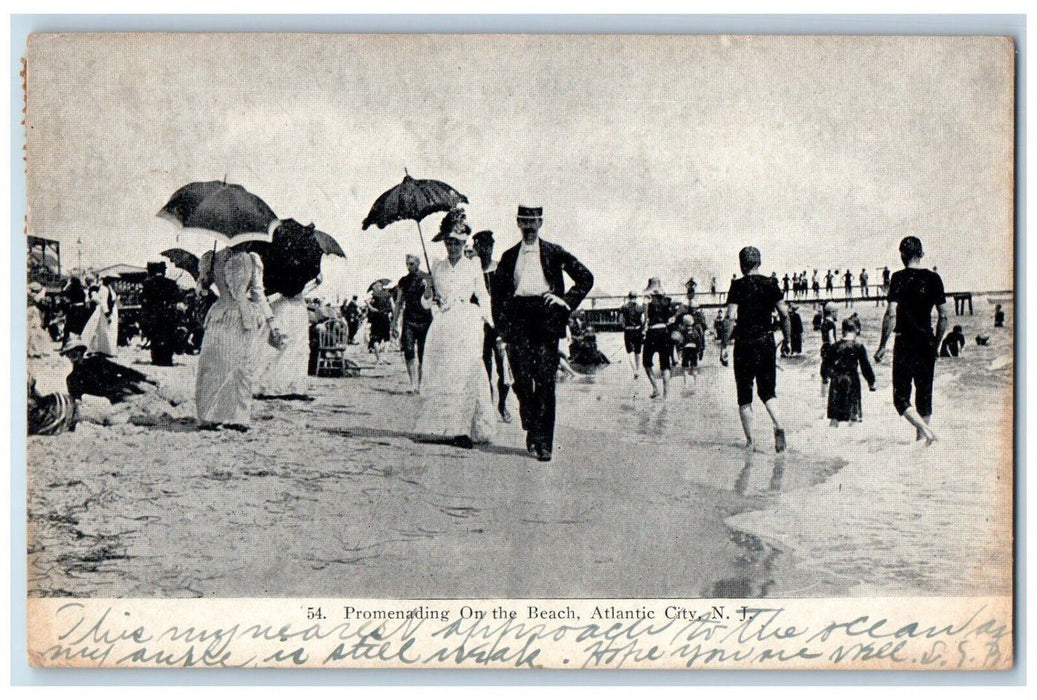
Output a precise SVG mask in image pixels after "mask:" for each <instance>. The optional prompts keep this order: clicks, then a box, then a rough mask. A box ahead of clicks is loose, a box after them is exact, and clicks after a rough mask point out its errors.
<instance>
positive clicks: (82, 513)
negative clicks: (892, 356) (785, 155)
mask: <svg viewBox="0 0 1037 700" xmlns="http://www.w3.org/2000/svg"><path fill="white" fill-rule="evenodd" d="M992 308H993V307H992V306H988V305H987V303H986V302H985V301H983V300H979V303H978V304H977V308H976V311H977V314H976V315H975V316H961V317H954V316H952V318H951V322H952V324H961V325H962V326H964V332H965V336H966V338H968V339H969V345H968V346H967V347H966V349H965V353H964V355H963V357H960V358H953V359H941V360H940V361H939V362H938V364H937V379H936V386H935V416H934V421H933V427H934V429H935V431H936V433H937V434H938V435H939V436H940V441H939V442H938V443H936V444H935V445H934V446H933V447H931V448H925V447H924V446H923V445H922V444H921V443H916V442H915V441H914V433H913V431H912V430H911V429H910V427H909V426H908V425H907V424H906V423H905V422H904V421H903V420H902V419H900V418H899V417H898V416H897V415H896V413H895V412H894V410H893V407H892V402H891V397H890V376H889V372H890V369H889V361H888V360H886V362H884V363H883V364H882V365H879V366H876V373H877V375H878V391H877V392H875V393H870V394H869V393H867V392H866V393H865V396H864V416H865V417H864V423H863V424H862V425H857V426H854V427H847V426H845V425H844V426H841V427H839V428H837V429H832V428H829V427H828V424H827V420H825V419H824V406H825V403H824V399H823V398H822V397H821V396H820V381H819V379H818V377H817V369H818V360H817V347H818V342H819V340H818V334H817V333H814V332H811V331H810V330H809V322H810V318H809V316H810V315H811V312H810V311H809V310H808V308H807V307H805V306H804V307H803V309H802V313H803V317H804V322H805V324H806V325H807V328H808V331H807V333H806V337H805V343H804V345H805V347H804V355H803V356H802V357H801V358H794V359H791V360H783V361H781V371H780V372H779V375H778V395H779V404H780V407H781V410H782V413H783V417H784V419H785V421H786V423H787V428H788V435H789V445H790V448H789V450H788V452H786V453H785V454H783V455H780V456H776V455H775V454H774V452H773V444H772V440H771V438H770V435H769V432H770V431H769V424H768V421H767V420H766V417H765V414H764V412H763V410H762V407H760V406H759V405H758V404H757V415H756V426H757V436H758V440H757V443H758V444H757V447H756V451H755V452H747V451H746V449H745V448H744V447H743V446H742V436H741V429H740V426H739V423H738V416H737V409H736V406H735V400H734V396H735V390H734V379H733V376H732V374H731V370H730V369H729V368H723V367H721V366H720V365H719V363H718V360H717V357H718V351H717V348H716V347H715V346H711V347H710V348H709V350H708V351H707V354H706V358H705V360H704V366H703V367H702V368H701V374H700V376H699V379H698V381H697V383H696V385H695V388H694V389H692V388H691V386H690V385H688V386H685V385H684V381H683V378H681V377H677V378H675V380H674V381H673V384H672V385H671V393H670V396H669V398H668V399H667V400H666V401H651V400H649V399H648V394H649V393H650V387H649V386H648V383H647V381H646V380H645V378H644V376H643V373H642V376H641V378H640V379H639V380H637V381H634V379H633V376H632V372H631V371H630V369H629V366H628V364H627V363H626V358H625V356H624V355H623V353H622V347H621V346H622V339H621V338H620V337H619V336H618V335H615V334H601V335H599V345H600V346H601V348H602V350H603V351H604V352H605V353H606V354H607V355H609V356H610V357H611V358H612V359H613V363H612V364H611V365H609V366H608V367H605V368H604V369H602V370H601V371H599V372H596V373H595V374H593V375H587V376H582V377H579V378H577V379H574V380H569V381H565V382H563V383H560V385H559V390H558V429H557V438H556V452H555V459H554V461H553V462H551V463H547V464H544V463H539V462H537V461H536V460H534V459H531V458H530V457H529V456H528V455H526V453H525V450H524V449H523V433H522V431H521V429H520V427H519V426H518V421H517V407H516V405H515V404H514V399H512V400H511V401H512V412H513V413H515V414H516V421H515V423H513V424H510V425H505V424H503V423H501V424H500V425H499V431H498V435H497V439H496V441H495V443H494V444H492V445H489V446H483V447H477V448H476V449H474V450H463V449H460V448H455V447H450V446H445V445H436V444H428V443H427V442H423V441H421V440H420V439H419V436H415V435H413V434H412V432H411V431H412V426H413V419H414V414H415V411H416V407H417V402H418V400H419V399H418V398H416V397H414V396H410V395H407V394H406V393H405V391H404V390H405V388H406V384H407V378H406V372H405V369H404V365H403V362H402V358H401V357H400V355H399V354H393V355H392V359H391V364H389V365H379V366H375V365H374V363H373V355H369V354H367V353H366V350H362V349H361V348H360V347H359V346H354V347H353V348H351V352H353V353H354V354H353V359H355V360H356V361H357V362H359V363H360V364H361V366H362V368H363V369H362V376H361V377H359V378H354V379H311V393H312V394H313V396H314V397H315V400H314V401H312V402H309V403H298V402H296V403H286V402H281V401H257V402H256V403H255V404H254V409H253V415H254V427H255V429H254V430H253V431H252V432H250V433H248V434H245V435H241V434H237V433H227V432H224V433H209V432H199V431H197V430H196V429H195V427H194V423H193V419H192V416H193V413H194V406H193V399H192V396H193V386H194V371H195V363H196V358H194V357H178V358H177V361H178V365H177V366H175V367H172V368H159V367H152V366H150V365H146V364H142V362H143V360H144V357H145V356H144V353H143V352H142V351H139V350H128V349H123V350H124V351H125V354H123V355H122V356H120V358H119V361H120V362H123V363H124V364H129V365H131V366H133V367H134V368H136V369H139V370H140V371H143V372H145V373H147V374H148V375H149V376H151V377H152V378H154V379H155V380H156V381H157V382H158V384H159V393H160V395H161V396H162V397H164V398H165V399H167V400H172V402H173V403H175V404H176V405H170V406H165V405H162V404H160V403H159V402H156V404H155V405H154V406H147V407H146V409H147V411H146V412H147V413H149V414H150V418H149V419H148V420H146V421H143V422H147V423H151V425H135V424H134V422H138V423H139V422H142V421H141V420H140V419H139V418H138V417H135V416H132V415H127V414H124V415H122V416H121V417H119V416H117V417H116V421H115V422H116V424H115V425H99V424H97V423H94V422H84V423H81V424H80V425H79V427H78V429H77V430H76V432H74V433H72V434H66V435H61V436H57V437H30V438H29V440H28V448H27V453H28V454H27V458H28V513H29V523H28V536H29V565H28V572H29V583H28V588H29V594H30V595H32V596H112V597H188V596H219V597H245V596H306V595H324V596H343V597H390V598H391V597H409V598H435V597H461V596H463V597H602V596H609V597H705V596H716V597H755V596H768V597H778V596H781V597H800V596H802V597H807V596H809V597H815V596H829V597H831V596H856V595H980V594H1007V593H1010V590H1009V589H1008V588H1007V587H1008V586H1010V582H1011V576H1010V573H1011V566H1012V561H1011V533H1012V527H1011V518H1012V513H1011V498H1012V439H1013V435H1012V377H1013V365H1012V362H1011V359H1012V329H1011V325H1012V313H1011V307H1010V306H1009V307H1006V309H1007V310H1008V312H1009V327H1008V328H1005V329H993V328H992V327H991V326H992V322H991V313H992ZM856 310H858V311H860V313H861V315H862V317H863V319H864V332H863V335H862V339H863V341H864V343H865V345H866V346H867V347H868V349H869V351H870V353H874V350H875V347H876V345H877V340H878V332H879V314H880V313H881V309H879V308H877V307H875V306H874V304H871V303H868V304H859V305H857V307H856ZM842 315H844V314H842V313H841V316H842ZM980 330H982V331H983V332H987V333H990V335H991V341H990V346H988V347H977V346H976V345H975V343H974V340H973V339H974V337H975V335H976V334H977V333H978V332H980ZM29 367H30V370H31V371H33V372H34V373H36V374H37V375H38V376H39V377H40V388H41V390H44V391H47V390H51V391H53V390H57V389H60V388H61V381H62V380H61V377H62V373H63V372H67V363H66V362H65V361H64V360H63V359H62V358H60V357H58V356H56V355H54V356H52V357H49V358H45V359H43V360H30V363H29ZM163 412H164V413H165V415H160V414H162V413H163ZM84 413H85V414H86V415H87V417H88V418H89V417H91V416H93V417H94V419H95V420H103V419H102V418H101V417H102V416H104V415H106V413H108V411H107V407H106V406H100V405H97V404H96V403H93V402H91V403H90V404H88V405H87V406H86V407H85V411H84ZM130 413H131V414H132V411H131V412H130ZM127 418H130V422H123V421H125V420H126V419H127Z"/></svg>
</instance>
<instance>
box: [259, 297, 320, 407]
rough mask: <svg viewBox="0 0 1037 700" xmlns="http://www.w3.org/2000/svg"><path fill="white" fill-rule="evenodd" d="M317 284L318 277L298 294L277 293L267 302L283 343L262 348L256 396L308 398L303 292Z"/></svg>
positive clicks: (307, 321) (307, 319)
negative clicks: (273, 346)
mask: <svg viewBox="0 0 1037 700" xmlns="http://www.w3.org/2000/svg"><path fill="white" fill-rule="evenodd" d="M319 284H320V279H319V278H318V279H317V280H315V283H313V282H311V283H310V284H308V285H307V286H306V288H305V289H304V290H303V291H301V292H299V293H298V294H295V295H292V296H281V297H280V298H278V299H277V300H275V301H274V302H273V303H272V304H270V309H271V311H272V312H273V314H274V316H273V320H272V321H271V323H272V325H274V326H275V327H277V328H278V329H279V330H281V331H282V332H283V333H284V346H283V347H281V348H280V349H277V348H272V347H267V348H266V349H265V350H264V353H265V355H266V363H265V364H266V366H265V368H264V370H263V373H262V376H260V378H259V381H258V382H257V384H256V398H258V399H275V398H280V399H295V400H302V401H310V400H312V397H311V396H309V394H308V392H309V386H310V382H309V376H308V375H307V369H308V366H309V361H310V314H309V309H308V308H307V306H306V295H307V294H309V293H310V292H311V291H313V289H315V288H316V287H317V285H319Z"/></svg>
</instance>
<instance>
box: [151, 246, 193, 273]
mask: <svg viewBox="0 0 1037 700" xmlns="http://www.w3.org/2000/svg"><path fill="white" fill-rule="evenodd" d="M160 255H162V257H164V258H167V259H168V260H169V262H171V263H173V266H174V267H179V268H180V269H181V270H183V271H184V272H186V273H187V274H189V275H191V277H194V278H195V279H196V280H197V279H198V264H199V260H198V256H197V255H195V254H194V253H191V252H188V251H186V250H184V249H183V248H170V249H169V250H163V251H162V252H161V253H160Z"/></svg>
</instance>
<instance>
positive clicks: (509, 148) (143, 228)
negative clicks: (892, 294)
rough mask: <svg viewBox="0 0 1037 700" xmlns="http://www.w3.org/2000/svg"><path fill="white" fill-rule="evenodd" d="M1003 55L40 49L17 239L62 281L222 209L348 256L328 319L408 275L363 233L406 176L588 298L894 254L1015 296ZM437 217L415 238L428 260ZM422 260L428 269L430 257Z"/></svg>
mask: <svg viewBox="0 0 1037 700" xmlns="http://www.w3.org/2000/svg"><path fill="white" fill-rule="evenodd" d="M1012 50H1013V49H1012V46H1011V44H1010V43H1009V42H1007V41H1006V40H999V39H991V38H964V37H948V38H939V39H931V38H893V37H875V38H861V37H856V38H838V37H828V38H823V37H822V38H817V37H799V38H791V37H648V38H646V37H586V36H585V37H572V36H568V37H567V36H541V37H523V36H511V37H500V36H374V35H369V36H348V35H297V36H290V35H247V34H239V35H168V34H167V35H160V34H152V35H110V36H99V35H93V36H91V35H80V36H75V35H62V36H54V35H51V36H45V37H36V38H35V39H33V40H31V41H30V50H29V72H28V115H29V116H28V127H29V128H28V149H29V170H28V186H29V205H30V206H29V231H30V233H33V234H35V235H39V236H44V237H48V238H57V239H58V240H60V241H62V245H63V257H64V264H65V266H66V268H67V267H70V266H72V265H74V264H75V262H76V245H75V242H76V240H77V238H78V237H82V240H83V245H82V259H83V263H84V265H88V266H94V267H100V266H104V265H107V264H111V263H115V262H127V263H131V264H139V265H142V264H143V263H144V262H146V261H147V260H154V259H158V253H159V251H161V250H163V249H165V248H167V247H171V246H174V245H181V246H182V247H187V248H189V249H192V250H194V251H195V252H200V251H202V250H205V249H206V248H207V247H211V246H212V239H211V238H207V237H205V236H201V235H196V234H182V235H181V236H180V239H179V242H178V241H177V233H178V232H177V230H176V228H175V227H174V226H173V225H172V224H170V223H168V222H167V221H164V220H161V219H158V218H157V217H156V216H155V213H156V212H157V211H158V210H159V209H160V208H161V207H162V206H163V205H164V204H165V202H166V201H167V200H168V198H169V196H170V195H171V194H172V193H173V192H174V191H175V190H176V189H177V188H178V187H180V186H182V185H184V184H186V183H188V182H191V181H194V180H212V179H222V178H223V177H224V176H226V179H227V181H228V182H235V183H240V184H242V185H244V186H245V187H246V188H248V189H249V190H250V191H252V192H254V193H256V194H257V195H259V196H260V197H262V198H263V199H264V200H265V201H266V202H267V203H268V204H269V205H270V206H271V207H272V208H273V210H274V211H275V212H277V213H278V215H280V216H282V217H294V218H296V219H298V220H300V221H302V222H304V223H308V222H310V221H313V222H315V223H316V224H317V226H318V227H319V228H321V229H322V230H325V231H327V232H329V233H331V234H332V235H334V236H335V237H336V238H337V239H338V240H339V241H340V242H341V243H342V245H343V247H344V248H345V249H346V251H347V253H348V254H349V256H350V259H349V260H348V262H346V263H339V262H334V263H331V264H326V265H325V268H326V275H327V277H328V285H327V289H326V293H328V294H329V295H330V296H334V295H335V294H338V295H344V294H346V293H352V292H354V291H357V290H363V289H366V287H367V284H368V283H369V282H370V281H371V280H372V279H374V278H376V277H381V276H388V277H392V278H395V277H397V276H399V275H400V274H402V273H403V272H404V266H403V256H404V253H407V252H419V251H420V246H419V244H418V239H417V231H416V229H415V226H414V224H413V223H412V222H401V223H398V224H394V225H393V226H390V227H389V228H388V229H386V230H384V231H382V230H377V229H373V230H368V231H361V230H360V224H361V222H362V221H363V219H364V217H365V216H366V214H367V212H368V209H369V208H370V206H371V204H372V203H373V202H374V200H375V199H376V198H377V196H378V195H379V194H380V193H381V192H382V191H384V190H386V189H387V188H389V187H391V186H393V185H395V184H396V183H398V182H399V181H400V180H401V179H402V177H403V173H404V167H406V168H408V169H409V171H410V173H411V175H413V176H414V177H417V178H422V177H428V178H435V179H439V180H444V181H446V182H448V183H450V184H451V185H453V186H454V187H455V188H457V189H458V190H460V191H461V192H463V193H465V194H466V195H467V196H468V198H469V200H470V201H471V204H470V205H469V206H468V207H467V209H468V216H469V221H470V222H471V223H472V225H473V226H474V227H475V228H476V230H478V229H482V228H490V229H493V230H494V231H495V233H496V238H497V240H498V250H497V252H496V254H497V256H499V255H500V253H501V252H502V251H503V249H504V246H505V245H508V246H510V245H512V244H513V243H514V242H516V241H517V240H518V237H519V234H518V230H517V228H516V227H515V220H514V213H515V207H516V205H517V204H518V203H524V204H531V205H542V206H543V207H544V210H545V224H544V228H543V231H542V235H543V237H544V238H546V239H548V240H551V241H554V242H556V243H560V244H561V245H563V246H565V247H566V248H568V249H569V250H570V251H571V252H573V253H574V254H575V255H576V256H577V257H579V258H580V259H581V260H582V261H583V262H585V263H586V264H587V265H588V266H589V267H590V268H591V270H592V271H593V272H594V273H595V275H596V277H597V284H598V287H599V288H601V289H602V290H605V291H608V292H611V293H623V292H625V291H627V290H628V289H631V288H637V289H638V290H640V289H642V288H643V287H644V285H645V283H646V281H647V278H648V277H649V276H659V277H662V279H663V283H664V286H665V287H667V288H668V289H679V288H680V285H681V284H682V283H683V282H684V280H686V279H687V278H688V276H690V275H692V274H694V275H695V276H696V277H697V278H698V279H699V280H700V288H702V286H705V285H707V284H708V283H707V280H708V278H709V276H710V275H711V274H715V275H716V276H717V277H718V278H719V279H720V281H721V284H720V286H721V287H723V288H726V280H728V279H730V277H731V274H732V273H733V272H735V271H737V251H738V249H739V248H741V247H742V246H744V245H748V244H753V245H757V246H758V247H759V248H761V250H762V251H763V268H764V271H765V272H770V271H771V270H776V271H778V272H779V275H780V274H782V273H783V272H785V271H786V270H787V271H793V270H803V269H813V268H815V267H817V268H820V269H821V271H822V273H823V272H824V270H825V269H826V268H829V267H831V268H835V267H839V268H845V267H846V266H851V267H852V268H853V269H854V270H855V271H856V272H859V271H860V268H861V267H868V268H869V272H870V273H871V274H872V276H873V277H874V275H875V270H874V268H876V267H879V266H882V265H884V264H888V265H890V266H891V267H892V268H894V269H895V268H896V267H898V266H899V263H898V261H897V254H896V246H897V243H898V242H899V240H900V238H901V237H902V236H904V235H908V234H915V235H918V236H920V237H921V238H922V240H923V242H924V244H925V247H926V250H927V258H926V262H927V263H928V264H929V265H930V266H931V265H933V264H935V265H938V266H939V271H940V272H941V273H942V274H943V276H944V278H945V281H946V285H947V287H948V289H1002V288H1004V289H1007V288H1010V287H1011V286H1012V284H1011V275H1012V215H1013V209H1012V148H1013V144H1012V138H1013V137H1012V130H1013V121H1012V120H1013V95H1012V84H1013V83H1012V80H1013V78H1012V73H1011V70H1012V64H1013V57H1012ZM438 220H439V216H438V215H435V216H431V217H429V218H428V219H426V221H425V224H424V226H423V228H424V230H425V233H426V240H430V239H431V238H432V236H433V235H434V233H435V231H436V230H437V227H438ZM429 252H430V255H432V257H433V258H437V257H442V256H443V255H444V253H443V251H442V250H441V249H440V244H432V245H431V247H430V251H429Z"/></svg>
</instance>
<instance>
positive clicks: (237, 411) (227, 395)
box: [195, 300, 270, 425]
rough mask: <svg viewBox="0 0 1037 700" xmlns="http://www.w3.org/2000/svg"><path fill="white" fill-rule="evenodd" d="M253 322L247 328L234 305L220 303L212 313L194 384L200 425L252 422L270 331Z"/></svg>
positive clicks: (207, 322)
mask: <svg viewBox="0 0 1037 700" xmlns="http://www.w3.org/2000/svg"><path fill="white" fill-rule="evenodd" d="M250 321H252V322H250V323H249V324H248V325H249V326H250V327H248V328H246V327H245V323H244V322H243V321H242V317H241V312H240V311H239V310H238V307H237V305H236V304H235V303H233V302H224V301H222V300H220V301H217V302H216V304H215V305H213V307H212V309H210V310H209V316H208V318H207V319H206V322H205V336H204V337H203V338H202V349H201V351H200V352H199V354H198V377H197V379H196V381H195V407H196V409H197V412H198V420H199V421H202V422H205V423H231V424H237V425H248V424H249V423H250V422H251V421H252V387H253V385H254V384H255V379H256V371H257V365H258V363H259V354H260V352H261V351H262V345H263V344H264V343H266V340H267V336H268V335H269V333H270V331H269V328H268V327H267V326H266V325H261V326H260V325H259V324H258V323H256V322H255V321H254V319H250Z"/></svg>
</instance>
